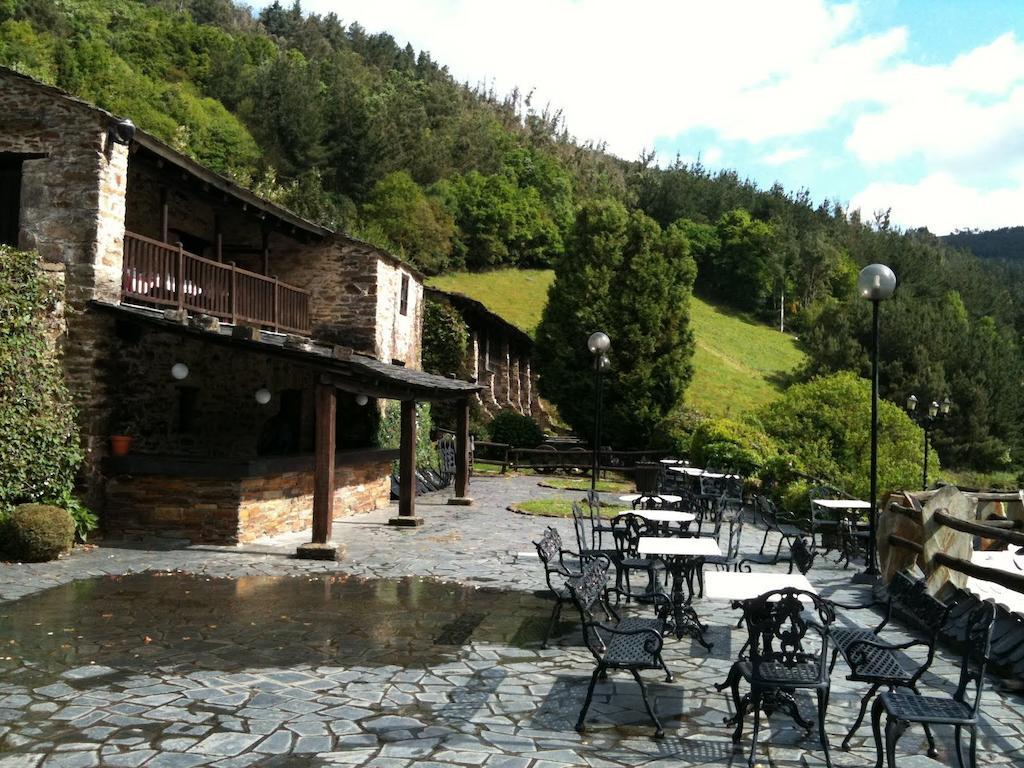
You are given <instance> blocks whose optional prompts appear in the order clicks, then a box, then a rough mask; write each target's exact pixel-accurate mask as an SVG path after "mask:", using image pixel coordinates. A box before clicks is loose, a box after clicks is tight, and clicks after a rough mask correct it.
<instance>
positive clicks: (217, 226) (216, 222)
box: [213, 213, 224, 263]
mask: <svg viewBox="0 0 1024 768" xmlns="http://www.w3.org/2000/svg"><path fill="white" fill-rule="evenodd" d="M213 243H214V251H215V253H216V257H217V262H218V263H223V261H224V228H223V227H222V225H221V220H220V214H219V213H218V214H217V215H216V216H214V217H213Z"/></svg>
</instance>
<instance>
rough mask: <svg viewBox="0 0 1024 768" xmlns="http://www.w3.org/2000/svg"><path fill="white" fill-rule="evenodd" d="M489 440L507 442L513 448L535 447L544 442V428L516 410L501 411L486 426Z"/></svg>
mask: <svg viewBox="0 0 1024 768" xmlns="http://www.w3.org/2000/svg"><path fill="white" fill-rule="evenodd" d="M487 431H488V432H489V433H490V436H491V440H492V441H494V442H495V443H508V444H509V445H511V446H512V447H514V448H536V447H537V446H538V445H540V444H541V443H542V442H544V430H542V429H541V428H540V425H539V424H538V423H537V422H536V421H534V420H533V418H531V417H530V416H524V415H523V414H521V413H517V412H516V411H512V410H507V411H502V412H501V413H499V414H498V415H497V416H495V417H494V418H493V419H492V420H491V423H490V424H489V425H488V427H487Z"/></svg>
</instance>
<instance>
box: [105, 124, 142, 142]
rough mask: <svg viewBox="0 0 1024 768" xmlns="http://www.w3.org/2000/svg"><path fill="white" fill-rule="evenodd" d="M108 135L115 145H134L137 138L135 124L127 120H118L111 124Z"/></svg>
mask: <svg viewBox="0 0 1024 768" xmlns="http://www.w3.org/2000/svg"><path fill="white" fill-rule="evenodd" d="M107 134H108V135H109V136H110V140H111V141H112V142H114V143H115V144H123V145H124V146H128V145H129V144H131V143H132V139H134V138H135V123H133V122H132V121H131V120H128V119H127V118H125V119H124V120H118V121H117V122H115V123H111V124H110V127H109V128H107Z"/></svg>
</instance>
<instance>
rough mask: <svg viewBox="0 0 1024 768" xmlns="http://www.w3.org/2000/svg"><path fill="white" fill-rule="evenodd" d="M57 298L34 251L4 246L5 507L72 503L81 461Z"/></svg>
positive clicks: (1, 501)
mask: <svg viewBox="0 0 1024 768" xmlns="http://www.w3.org/2000/svg"><path fill="white" fill-rule="evenodd" d="M58 300H59V295H58V292H57V291H56V290H54V289H53V287H52V286H51V285H50V284H49V283H48V282H47V281H46V279H45V278H44V277H43V274H42V270H41V269H40V268H39V260H38V258H37V257H36V255H35V254H31V253H23V252H21V251H15V250H13V249H10V248H6V247H4V246H0V329H2V332H0V508H4V507H6V508H8V509H9V508H10V507H12V506H13V505H15V504H20V503H24V502H32V501H35V502H39V501H44V500H48V499H63V498H65V497H66V496H67V495H69V494H70V492H71V488H72V487H73V484H74V479H75V473H76V472H77V470H78V466H79V464H81V462H82V451H81V449H80V447H79V442H78V428H77V426H76V424H75V410H74V407H73V406H72V404H71V396H70V394H69V393H68V391H67V388H66V387H65V386H64V379H63V372H62V371H61V366H60V361H59V359H58V356H57V353H56V351H55V349H54V344H53V343H52V342H51V340H50V336H49V334H48V326H49V323H50V322H52V316H53V314H54V312H55V310H56V304H57V301H58Z"/></svg>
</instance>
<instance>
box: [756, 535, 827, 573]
mask: <svg viewBox="0 0 1024 768" xmlns="http://www.w3.org/2000/svg"><path fill="white" fill-rule="evenodd" d="M817 556H818V553H817V551H815V550H814V549H812V547H811V546H810V545H809V544H808V543H807V539H806V538H804V537H803V536H794V537H792V539H791V543H790V545H789V554H787V555H780V554H779V553H778V552H776V553H775V554H772V555H746V556H745V557H743V558H742V559H741V560H740V561H739V562H738V563H736V570H737V571H743V572H745V573H750V572H751V568H750V566H751V565H779V564H781V563H788V564H789V571H788V572H789V573H792V572H793V569H794V568H796V569H797V570H798V571H800V573H804V574H806V573H807V572H808V571H809V570H811V566H812V565H814V559H815V558H816V557H817Z"/></svg>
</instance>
